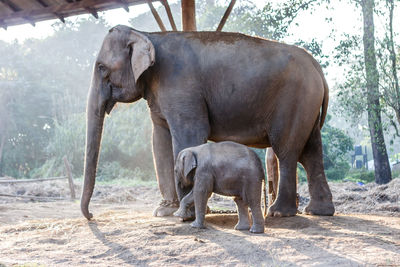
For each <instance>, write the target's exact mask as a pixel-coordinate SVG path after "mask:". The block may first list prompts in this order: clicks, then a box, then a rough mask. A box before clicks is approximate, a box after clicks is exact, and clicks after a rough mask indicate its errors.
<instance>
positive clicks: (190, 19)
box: [181, 0, 196, 31]
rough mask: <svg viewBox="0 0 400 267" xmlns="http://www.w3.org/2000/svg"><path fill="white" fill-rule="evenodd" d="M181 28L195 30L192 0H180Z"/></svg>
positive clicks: (194, 11)
mask: <svg viewBox="0 0 400 267" xmlns="http://www.w3.org/2000/svg"><path fill="white" fill-rule="evenodd" d="M181 7H182V29H183V31H196V5H195V1H194V0H182V1H181Z"/></svg>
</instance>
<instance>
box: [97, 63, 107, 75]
mask: <svg viewBox="0 0 400 267" xmlns="http://www.w3.org/2000/svg"><path fill="white" fill-rule="evenodd" d="M97 69H98V70H99V72H100V73H101V76H103V77H106V76H107V75H108V70H107V67H106V66H104V65H103V64H99V65H97Z"/></svg>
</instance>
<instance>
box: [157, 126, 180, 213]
mask: <svg viewBox="0 0 400 267" xmlns="http://www.w3.org/2000/svg"><path fill="white" fill-rule="evenodd" d="M153 157H154V165H155V169H156V175H157V181H158V187H159V189H160V192H161V196H162V198H163V200H162V201H161V203H160V205H159V206H158V207H157V208H156V209H155V210H154V212H153V216H160V217H161V216H170V215H172V214H173V213H174V212H175V211H176V210H177V209H178V207H179V201H178V197H177V195H176V191H175V180H174V157H173V151H172V140H171V134H170V132H169V130H168V129H167V128H165V127H162V126H160V125H156V124H154V127H153Z"/></svg>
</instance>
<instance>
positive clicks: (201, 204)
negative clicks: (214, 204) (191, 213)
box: [190, 188, 211, 228]
mask: <svg viewBox="0 0 400 267" xmlns="http://www.w3.org/2000/svg"><path fill="white" fill-rule="evenodd" d="M210 194H211V193H210V192H207V191H206V190H196V189H195V188H193V196H194V207H195V213H196V220H195V221H194V222H192V223H191V224H190V226H192V227H194V228H205V227H204V218H205V216H206V209H207V200H208V197H209V196H210Z"/></svg>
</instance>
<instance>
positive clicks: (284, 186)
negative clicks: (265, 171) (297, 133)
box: [267, 154, 297, 217]
mask: <svg viewBox="0 0 400 267" xmlns="http://www.w3.org/2000/svg"><path fill="white" fill-rule="evenodd" d="M296 169H297V156H295V155H294V154H291V155H290V156H289V157H286V158H282V159H280V160H279V173H280V177H279V183H278V193H277V197H276V200H275V201H274V203H273V204H272V205H271V206H269V207H268V213H267V216H269V217H288V216H294V215H296V213H297V207H296Z"/></svg>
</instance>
